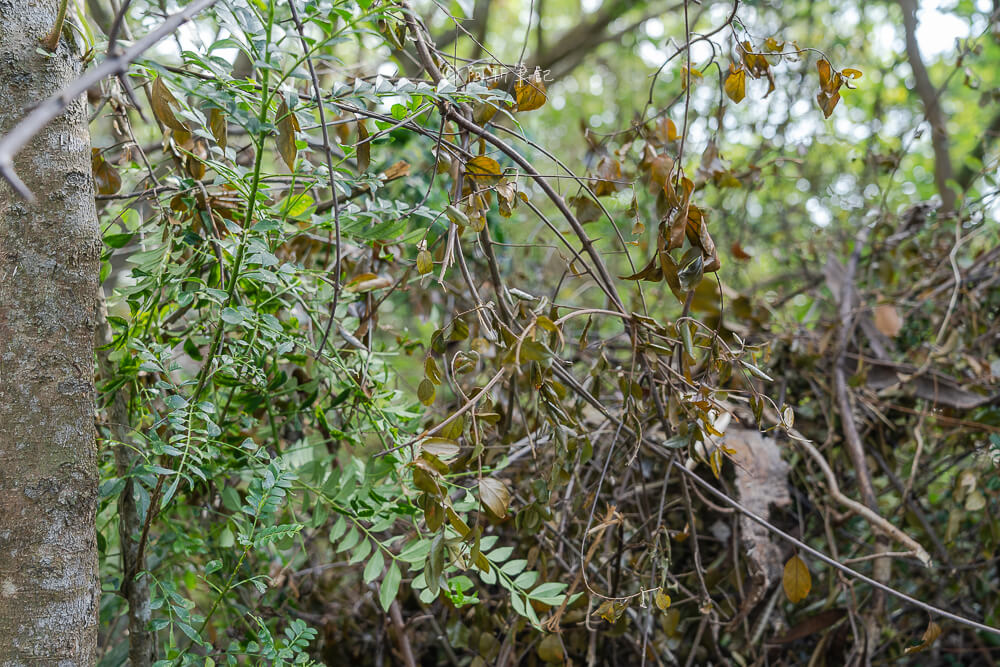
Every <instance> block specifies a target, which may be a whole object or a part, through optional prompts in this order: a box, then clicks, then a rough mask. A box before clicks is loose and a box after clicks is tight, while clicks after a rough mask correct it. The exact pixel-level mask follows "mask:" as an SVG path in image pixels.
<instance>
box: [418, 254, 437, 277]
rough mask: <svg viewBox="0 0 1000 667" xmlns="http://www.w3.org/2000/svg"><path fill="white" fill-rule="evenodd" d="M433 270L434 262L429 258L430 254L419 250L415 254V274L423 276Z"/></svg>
mask: <svg viewBox="0 0 1000 667" xmlns="http://www.w3.org/2000/svg"><path fill="white" fill-rule="evenodd" d="M433 270H434V260H433V259H432V258H431V253H430V252H428V251H427V250H421V251H420V252H418V253H417V273H419V274H420V275H424V274H425V273H430V272H431V271H433Z"/></svg>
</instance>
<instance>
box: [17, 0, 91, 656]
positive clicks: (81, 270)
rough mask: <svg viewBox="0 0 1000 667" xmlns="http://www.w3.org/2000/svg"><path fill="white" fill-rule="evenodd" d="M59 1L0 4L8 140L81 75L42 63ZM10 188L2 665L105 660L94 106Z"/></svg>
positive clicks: (65, 124) (35, 152) (51, 137)
mask: <svg viewBox="0 0 1000 667" xmlns="http://www.w3.org/2000/svg"><path fill="white" fill-rule="evenodd" d="M58 4H59V3H58V0H0V133H6V132H8V131H9V130H10V128H11V127H12V126H13V125H14V124H15V123H16V122H17V120H18V119H19V118H20V117H21V116H23V115H24V114H25V113H26V112H27V110H28V109H29V108H30V107H31V106H32V105H34V104H37V103H38V102H40V101H41V100H43V99H45V98H46V97H48V96H50V95H53V94H55V93H57V92H58V91H60V90H62V89H63V87H64V86H65V85H66V84H67V83H69V82H70V81H72V80H73V79H74V78H76V77H77V76H78V75H79V73H80V69H81V62H80V56H79V53H77V52H76V49H75V48H74V47H73V46H72V45H71V44H69V43H67V42H66V40H62V41H61V42H60V43H59V45H58V47H57V49H56V51H55V53H53V54H50V55H46V54H42V53H39V52H38V49H39V42H40V40H41V39H42V38H43V37H45V35H46V33H47V32H48V31H49V30H50V29H51V28H52V26H53V25H54V23H55V19H56V14H57V9H58ZM15 168H16V170H17V173H18V174H19V175H20V176H21V178H22V180H24V181H25V182H26V183H28V184H30V186H31V188H32V190H33V191H34V192H35V193H36V195H37V196H38V201H37V203H35V204H28V203H26V202H24V201H23V200H21V199H20V198H19V197H18V196H17V195H16V194H15V193H14V192H13V191H12V190H11V189H10V187H9V186H8V185H6V184H5V183H0V665H3V666H7V665H11V666H13V665H67V666H68V665H74V666H75V665H85V666H86V665H93V664H95V661H96V644H97V609H98V601H99V595H100V592H99V587H98V581H97V537H96V530H95V512H96V503H97V468H96V449H97V447H96V441H95V430H94V346H93V341H94V327H95V323H96V304H95V301H96V293H97V280H98V270H99V263H100V248H101V245H100V233H99V229H98V226H97V216H96V212H95V210H94V192H93V179H92V176H91V169H90V138H89V135H88V130H87V106H86V101H85V99H84V98H83V97H80V98H78V99H74V100H71V101H70V102H69V105H68V109H67V111H66V113H64V114H63V115H62V116H60V117H59V118H57V119H56V120H55V121H53V122H52V123H51V124H49V126H48V127H46V128H45V129H44V130H43V131H42V132H41V133H39V134H38V135H36V136H35V137H34V138H33V139H32V141H31V142H30V144H28V145H27V146H26V147H25V148H24V150H22V151H21V152H20V154H19V155H18V157H17V159H16V160H15Z"/></svg>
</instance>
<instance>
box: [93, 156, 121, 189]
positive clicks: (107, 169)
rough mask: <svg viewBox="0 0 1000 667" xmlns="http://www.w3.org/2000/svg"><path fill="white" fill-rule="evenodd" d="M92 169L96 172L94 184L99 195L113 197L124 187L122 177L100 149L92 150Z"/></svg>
mask: <svg viewBox="0 0 1000 667" xmlns="http://www.w3.org/2000/svg"><path fill="white" fill-rule="evenodd" d="M90 151H91V152H90V167H91V170H92V171H93V172H94V184H95V186H96V187H97V193H98V194H102V195H113V194H115V193H117V192H118V191H119V190H120V189H121V187H122V177H121V176H119V175H118V172H117V171H116V170H115V168H114V167H112V166H111V164H110V163H108V161H107V160H105V159H104V155H103V154H102V153H101V151H100V149H97V148H92V149H90Z"/></svg>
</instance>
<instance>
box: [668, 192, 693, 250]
mask: <svg viewBox="0 0 1000 667" xmlns="http://www.w3.org/2000/svg"><path fill="white" fill-rule="evenodd" d="M681 187H682V189H683V192H684V194H683V197H682V198H681V199H680V201H678V202H677V205H676V206H675V209H676V210H675V212H674V214H673V218H672V219H671V222H670V236H669V237H668V240H667V251H670V250H673V249H675V248H680V247H681V246H682V245H684V233H685V230H686V229H687V220H688V214H689V213H690V208H691V193H692V192H693V191H694V181H692V180H691V179H690V178H688V177H687V176H685V177H684V178H682V179H681Z"/></svg>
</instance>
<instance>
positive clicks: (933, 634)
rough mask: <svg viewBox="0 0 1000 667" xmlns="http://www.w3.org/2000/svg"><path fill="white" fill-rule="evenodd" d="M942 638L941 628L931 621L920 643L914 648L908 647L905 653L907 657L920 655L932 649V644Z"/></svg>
mask: <svg viewBox="0 0 1000 667" xmlns="http://www.w3.org/2000/svg"><path fill="white" fill-rule="evenodd" d="M940 636H941V626H940V625H938V624H937V623H935V622H934V621H931V622H930V623H928V624H927V629H926V630H924V635H923V636H922V637H921V638H920V642H919V643H917V644H915V645H913V646H907V647H906V650H904V651H903V653H904V654H906V655H910V654H911V653H920V652H921V651H924V650H926V649H928V648H930V646H931V644H933V643H934V642H935V641H937V638H938V637H940Z"/></svg>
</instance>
